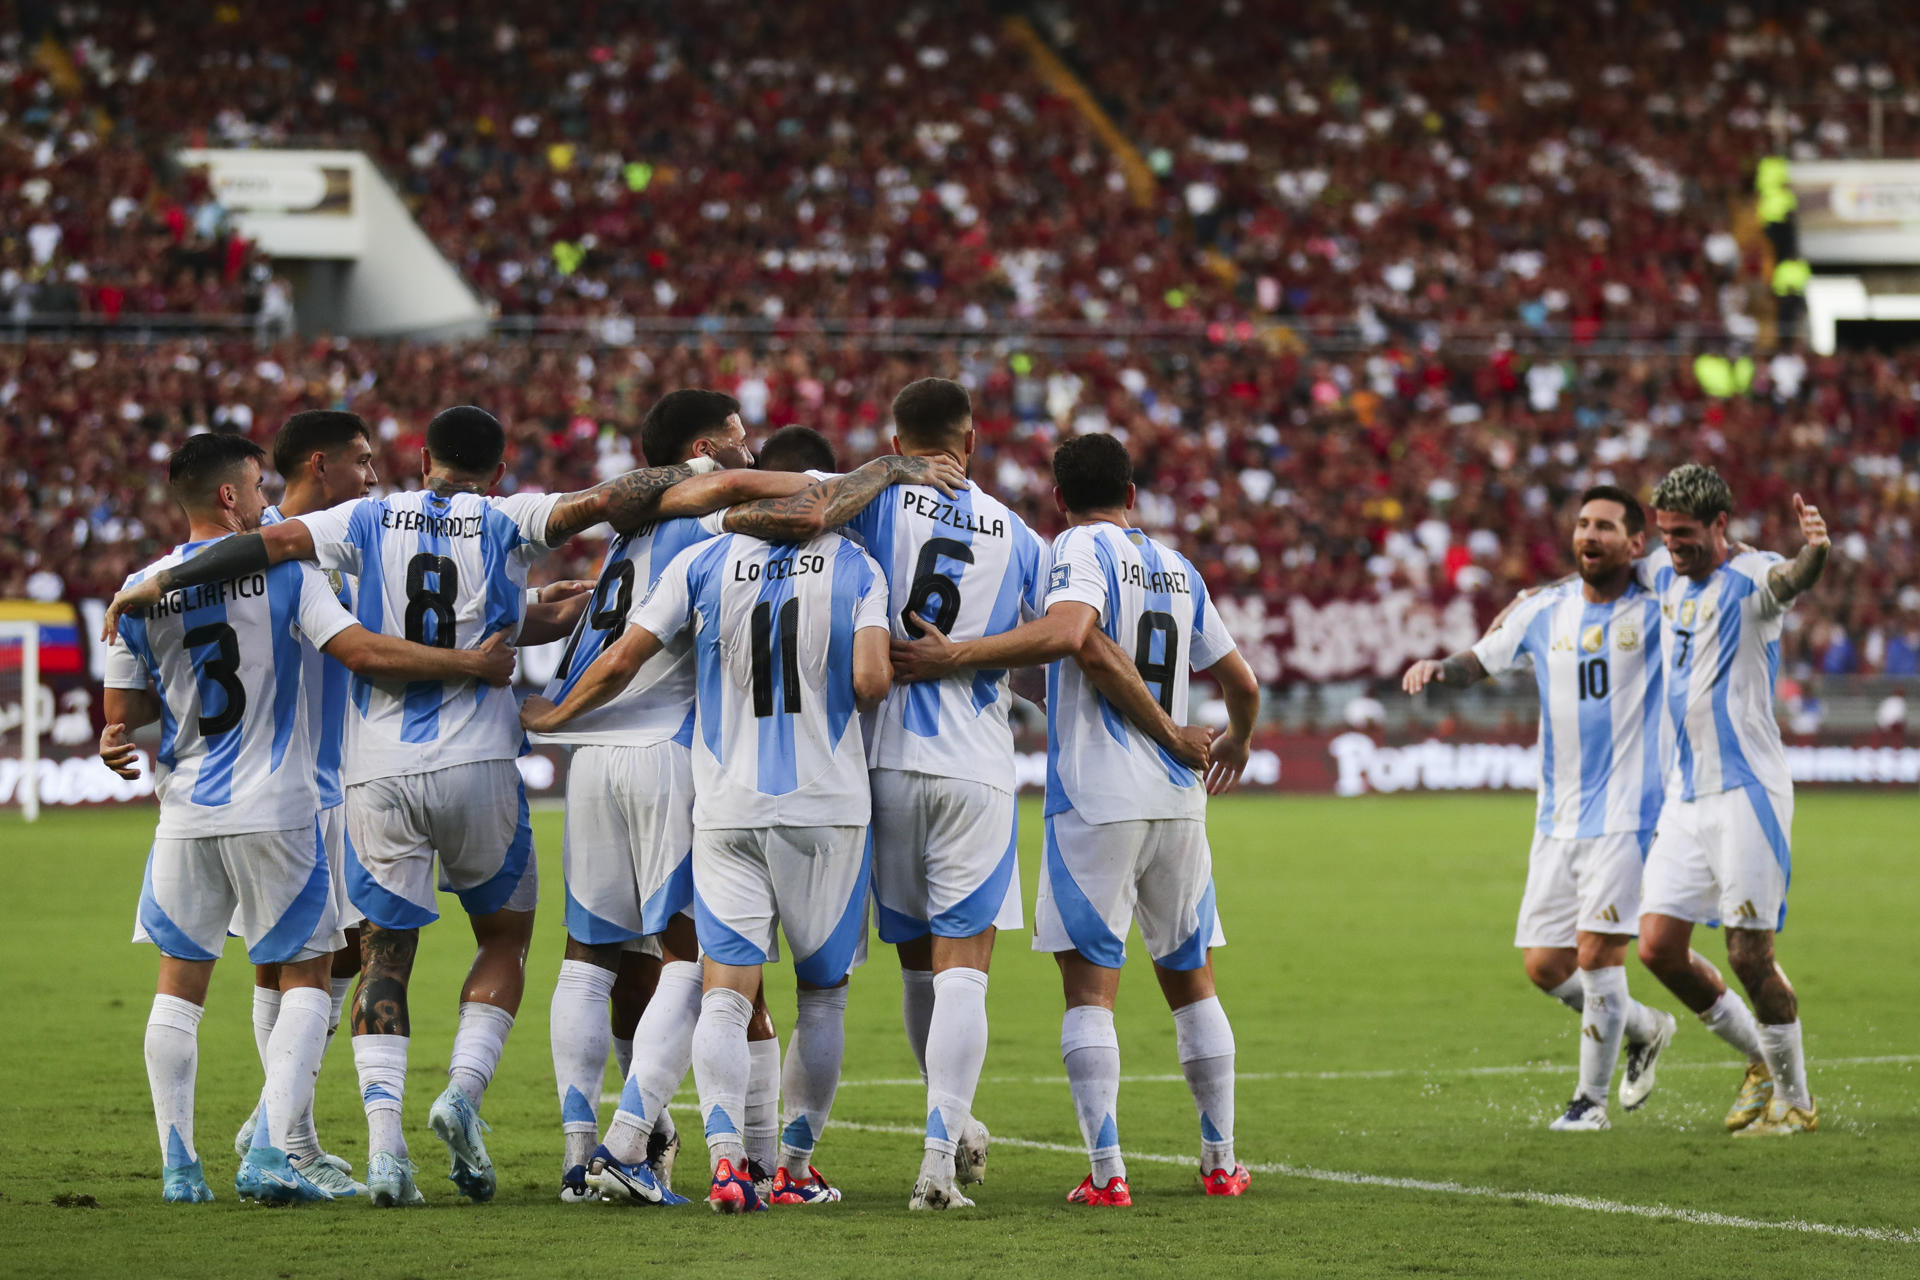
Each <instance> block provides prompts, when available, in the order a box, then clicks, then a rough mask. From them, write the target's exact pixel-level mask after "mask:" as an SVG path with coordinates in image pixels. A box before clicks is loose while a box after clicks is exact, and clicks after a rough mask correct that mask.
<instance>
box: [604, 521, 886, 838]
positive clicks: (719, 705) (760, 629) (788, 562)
mask: <svg viewBox="0 0 1920 1280" xmlns="http://www.w3.org/2000/svg"><path fill="white" fill-rule="evenodd" d="M632 623H633V625H635V626H640V627H645V628H646V629H647V630H648V631H650V632H652V633H653V634H654V635H655V636H658V637H659V638H660V640H661V642H662V643H663V644H671V643H673V642H674V640H675V639H677V638H679V637H680V636H682V635H683V634H691V636H692V639H693V652H694V664H695V676H696V685H697V688H698V693H697V696H696V699H695V708H696V709H695V715H694V735H693V783H694V808H693V821H694V824H695V825H696V826H698V827H702V828H731V827H749V828H752V827H863V826H865V825H866V824H867V819H868V817H869V816H870V812H871V804H870V799H869V795H868V790H867V761H866V748H865V744H864V743H863V742H862V741H861V734H860V722H859V717H858V716H856V715H855V714H854V711H855V706H854V692H853V637H854V633H855V632H857V631H863V630H866V629H869V628H875V627H877V628H880V629H882V630H884V629H886V626H887V589H886V580H885V579H884V578H882V577H881V576H880V568H879V566H878V565H876V564H874V562H873V559H872V558H871V557H870V556H868V555H867V554H866V553H865V552H864V551H862V550H860V548H859V546H857V545H856V544H855V543H853V542H850V541H848V540H847V539H846V538H843V537H841V536H840V535H839V534H837V533H824V534H821V535H820V536H819V537H817V538H814V539H812V540H811V541H808V542H802V543H790V542H762V541H760V540H759V539H757V538H749V537H746V536H744V535H742V534H737V533H729V534H723V535H721V536H720V537H718V538H715V539H713V540H712V541H710V542H705V543H702V544H700V545H699V546H694V547H689V548H688V549H687V550H685V551H682V552H681V553H680V554H679V555H677V556H675V557H674V559H673V563H672V564H670V565H668V566H667V568H666V571H665V572H664V573H662V574H661V575H660V577H659V579H658V580H657V581H655V582H654V584H653V589H652V590H651V591H649V592H648V593H647V595H646V597H645V598H644V599H643V600H642V601H641V602H640V603H639V604H638V605H636V606H635V607H634V610H633V617H632Z"/></svg>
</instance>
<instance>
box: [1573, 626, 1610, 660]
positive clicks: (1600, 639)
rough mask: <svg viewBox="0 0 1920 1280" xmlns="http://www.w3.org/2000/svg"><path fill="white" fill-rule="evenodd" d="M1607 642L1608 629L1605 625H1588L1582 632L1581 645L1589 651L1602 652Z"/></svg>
mask: <svg viewBox="0 0 1920 1280" xmlns="http://www.w3.org/2000/svg"><path fill="white" fill-rule="evenodd" d="M1606 643H1607V629H1606V628H1605V627H1599V626H1594V627H1588V628H1587V629H1586V630H1585V631H1582V632H1581V633H1580V647H1581V648H1582V649H1585V650H1586V651H1587V652H1588V653H1598V652H1600V650H1601V649H1603V648H1605V647H1606Z"/></svg>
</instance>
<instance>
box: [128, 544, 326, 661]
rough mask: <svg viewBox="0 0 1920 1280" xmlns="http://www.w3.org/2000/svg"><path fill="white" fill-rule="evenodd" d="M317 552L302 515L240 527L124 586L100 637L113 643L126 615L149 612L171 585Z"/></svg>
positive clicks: (221, 577)
mask: <svg viewBox="0 0 1920 1280" xmlns="http://www.w3.org/2000/svg"><path fill="white" fill-rule="evenodd" d="M313 558H314V550H313V535H312V533H310V532H309V531H308V530H307V526H306V525H304V524H302V523H300V521H298V520H283V521H281V522H280V523H279V524H270V525H267V526H265V527H264V528H261V529H256V530H254V531H253V532H252V533H237V534H235V535H233V536H232V537H230V538H222V539H221V540H220V541H218V542H216V543H214V544H213V545H212V546H210V547H207V548H205V549H204V550H202V551H200V552H199V553H198V554H196V555H194V556H192V557H190V558H188V559H186V560H182V561H181V562H180V563H179V564H176V565H174V566H173V567H172V568H170V569H161V570H159V571H157V572H155V573H150V574H148V575H147V576H146V577H145V578H142V579H141V580H140V581H139V582H136V583H134V584H133V585H132V586H128V587H122V588H121V589H120V593H119V594H118V595H116V596H114V598H113V602H112V603H111V604H109V605H108V606H107V619H106V623H105V624H104V625H103V626H102V627H101V629H100V638H101V639H102V640H103V641H105V642H107V643H109V644H111V643H112V642H113V640H114V638H115V637H116V636H118V635H119V634H120V619H121V617H122V616H124V615H126V614H129V613H132V614H136V615H137V614H143V613H145V612H146V611H147V610H148V609H150V608H152V607H153V606H154V605H156V604H158V603H159V602H160V597H162V596H164V595H166V594H167V592H169V591H179V590H182V589H184V588H187V587H198V586H202V585H204V584H206V583H209V582H225V581H227V580H228V579H230V578H239V577H244V576H245V575H247V574H249V573H259V572H260V571H261V570H263V569H269V568H272V567H273V566H274V565H276V564H279V563H280V562H281V561H283V560H311V559H313Z"/></svg>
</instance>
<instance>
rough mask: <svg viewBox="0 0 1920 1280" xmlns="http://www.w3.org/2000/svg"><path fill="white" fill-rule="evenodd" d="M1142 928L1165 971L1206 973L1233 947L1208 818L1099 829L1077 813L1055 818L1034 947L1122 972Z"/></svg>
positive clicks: (1036, 916) (1111, 825) (1043, 862)
mask: <svg viewBox="0 0 1920 1280" xmlns="http://www.w3.org/2000/svg"><path fill="white" fill-rule="evenodd" d="M1136 921H1137V922H1138V923H1139V925H1140V936H1141V938H1143V939H1144V940H1145V941H1146V944H1147V954H1149V955H1151V956H1152V957H1153V962H1154V963H1155V964H1157V965H1159V966H1160V967H1161V968H1163V969H1198V968H1200V967H1202V966H1203V965H1205V964H1206V962H1207V950H1208V949H1209V948H1210V947H1219V946H1224V945H1226V941H1227V935H1226V934H1225V932H1223V931H1222V930H1221V928H1220V917H1219V913H1218V912H1216V911H1215V909H1214V900H1213V851H1212V850H1211V849H1210V848H1209V847H1208V845H1207V824H1206V823H1205V822H1204V821H1202V820H1201V819H1199V818H1149V819H1140V820H1136V821H1130V822H1102V823H1090V822H1086V821H1084V820H1083V819H1082V818H1081V817H1080V815H1079V814H1078V813H1075V812H1074V811H1073V810H1071V809H1067V810H1064V811H1062V812H1060V813H1056V814H1053V815H1051V816H1049V817H1048V818H1047V839H1046V851H1045V853H1044V855H1043V856H1042V858H1041V869H1040V893H1039V896H1038V898H1037V899H1036V900H1035V902H1034V905H1033V949H1034V950H1035V951H1078V952H1079V953H1080V954H1081V955H1083V956H1085V957H1086V958H1087V959H1088V960H1091V961H1092V962H1093V963H1095V964H1097V965H1101V966H1103V967H1105V968H1108V969H1118V968H1120V967H1121V966H1122V965H1123V964H1125V963H1126V959H1127V941H1126V939H1127V926H1128V925H1129V924H1131V923H1134V922H1136Z"/></svg>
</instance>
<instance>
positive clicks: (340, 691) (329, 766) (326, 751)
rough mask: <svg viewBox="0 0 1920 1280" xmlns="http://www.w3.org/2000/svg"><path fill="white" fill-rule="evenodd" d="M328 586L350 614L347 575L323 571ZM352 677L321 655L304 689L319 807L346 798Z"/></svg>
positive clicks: (273, 511)
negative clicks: (344, 748) (310, 712)
mask: <svg viewBox="0 0 1920 1280" xmlns="http://www.w3.org/2000/svg"><path fill="white" fill-rule="evenodd" d="M284 519H286V517H285V516H283V515H281V514H280V508H278V507H268V508H267V509H266V511H265V513H264V514H262V515H261V517H260V523H261V524H262V525H263V526H264V525H270V524H279V523H280V522H281V521H282V520H284ZM327 580H328V583H329V585H332V586H334V587H335V588H336V590H335V591H334V595H335V597H336V598H337V599H338V600H339V601H340V607H341V608H343V609H345V610H346V611H347V612H348V613H352V612H353V587H352V586H351V585H350V583H349V582H348V579H347V576H346V575H345V574H343V573H341V572H339V571H338V570H329V571H328V572H327ZM352 675H353V673H352V672H350V671H348V670H347V668H346V664H345V663H340V662H335V661H334V660H333V659H331V658H328V657H326V656H324V655H323V656H322V657H321V659H320V661H319V662H318V663H317V664H315V666H314V669H313V671H312V674H311V679H312V682H313V683H312V684H311V685H310V686H309V687H308V689H307V701H308V703H309V705H311V706H312V707H314V708H315V709H316V710H315V712H314V716H315V720H316V724H315V726H314V728H315V732H316V733H317V734H318V745H317V746H316V747H315V748H314V749H315V751H316V752H317V754H316V756H315V758H314V767H315V768H316V769H318V770H319V778H318V780H319V783H320V807H321V808H322V809H331V808H333V807H334V806H335V805H337V804H339V803H340V802H341V801H342V800H345V799H346V795H345V793H343V792H342V791H341V790H340V747H341V742H342V739H344V738H345V736H346V732H347V681H348V680H349V678H351V676H352Z"/></svg>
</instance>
